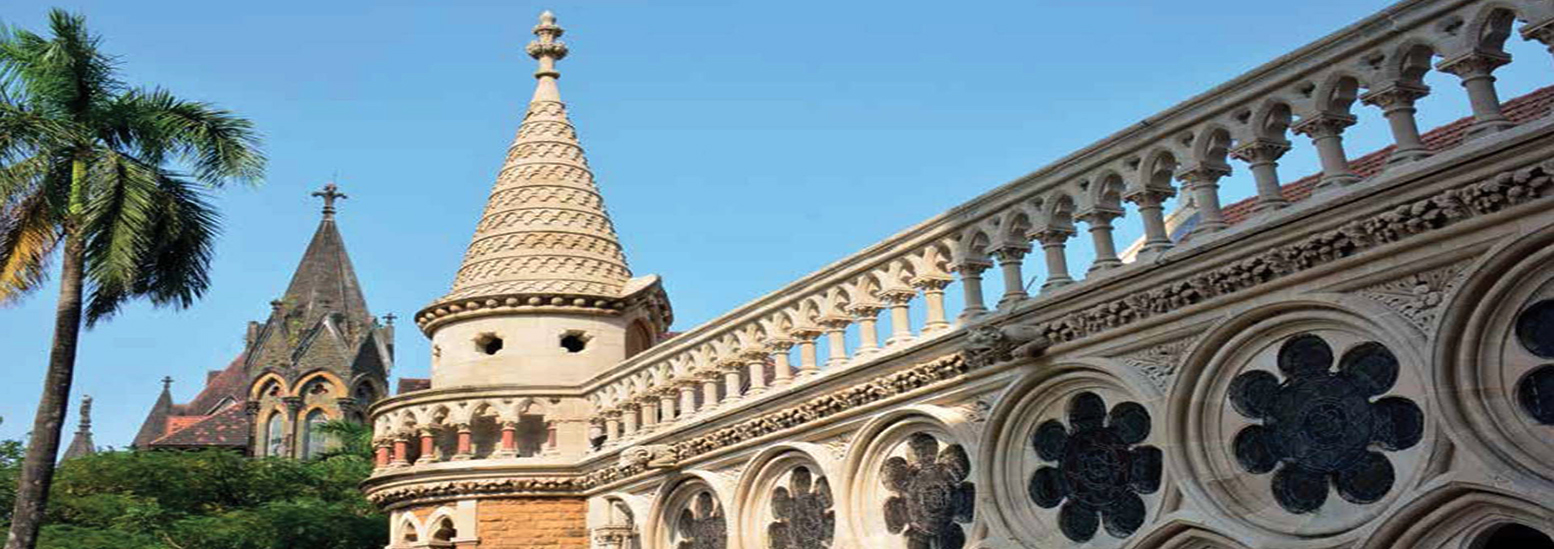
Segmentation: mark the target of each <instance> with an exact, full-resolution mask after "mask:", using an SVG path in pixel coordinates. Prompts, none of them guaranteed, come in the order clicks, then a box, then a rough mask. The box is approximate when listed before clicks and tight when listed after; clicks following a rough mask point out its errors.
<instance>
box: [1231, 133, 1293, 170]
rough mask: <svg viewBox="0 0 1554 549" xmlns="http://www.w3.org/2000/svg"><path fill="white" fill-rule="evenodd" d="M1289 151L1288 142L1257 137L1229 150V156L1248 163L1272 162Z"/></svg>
mask: <svg viewBox="0 0 1554 549" xmlns="http://www.w3.org/2000/svg"><path fill="white" fill-rule="evenodd" d="M1287 152H1290V142H1289V141H1285V140H1283V139H1268V138H1264V137H1259V138H1257V139H1253V140H1251V141H1248V142H1246V144H1244V145H1241V146H1239V147H1236V148H1234V149H1231V150H1230V157H1231V158H1234V159H1236V160H1240V161H1243V162H1246V163H1249V164H1259V163H1264V162H1274V161H1277V160H1279V158H1280V157H1283V156H1284V153H1287Z"/></svg>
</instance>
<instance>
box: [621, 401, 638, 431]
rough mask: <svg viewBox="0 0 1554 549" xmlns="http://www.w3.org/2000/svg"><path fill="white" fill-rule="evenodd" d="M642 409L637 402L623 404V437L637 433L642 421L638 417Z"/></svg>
mask: <svg viewBox="0 0 1554 549" xmlns="http://www.w3.org/2000/svg"><path fill="white" fill-rule="evenodd" d="M638 411H640V410H639V409H638V407H637V403H635V402H627V403H625V404H622V405H621V438H626V437H630V436H632V435H635V434H637V428H638V427H639V426H641V423H640V422H639V421H638V419H637V412H638Z"/></svg>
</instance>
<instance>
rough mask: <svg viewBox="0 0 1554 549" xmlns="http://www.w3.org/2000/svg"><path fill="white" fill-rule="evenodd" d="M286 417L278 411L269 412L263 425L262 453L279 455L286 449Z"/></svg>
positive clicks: (272, 455)
mask: <svg viewBox="0 0 1554 549" xmlns="http://www.w3.org/2000/svg"><path fill="white" fill-rule="evenodd" d="M285 446H286V418H283V417H281V414H280V412H276V413H272V414H270V421H269V422H267V423H266V424H265V427H264V455H266V456H269V457H280V456H281V455H282V454H283V453H284V452H285V451H286V448H285Z"/></svg>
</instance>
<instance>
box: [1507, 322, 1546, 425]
mask: <svg viewBox="0 0 1554 549" xmlns="http://www.w3.org/2000/svg"><path fill="white" fill-rule="evenodd" d="M1516 339H1517V340H1518V341H1520V342H1521V344H1522V347H1523V348H1525V349H1527V352H1529V353H1532V354H1534V355H1536V356H1538V357H1540V358H1554V300H1549V299H1545V300H1543V301H1539V302H1537V303H1534V304H1533V305H1532V306H1531V307H1528V308H1527V310H1525V311H1522V314H1520V315H1517V318H1516ZM1516 400H1517V401H1518V402H1519V403H1521V405H1522V410H1525V411H1526V412H1527V415H1530V416H1532V419H1533V420H1534V421H1537V422H1538V423H1541V424H1543V425H1554V364H1545V365H1543V366H1539V367H1537V368H1534V369H1533V370H1532V371H1530V372H1527V374H1526V375H1524V376H1522V379H1521V381H1518V382H1517V383H1516Z"/></svg>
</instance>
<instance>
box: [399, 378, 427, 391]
mask: <svg viewBox="0 0 1554 549" xmlns="http://www.w3.org/2000/svg"><path fill="white" fill-rule="evenodd" d="M430 388H432V380H430V379H427V378H421V377H402V378H399V392H398V393H397V394H401V395H402V394H405V393H408V392H411V391H424V390H427V389H430Z"/></svg>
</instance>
